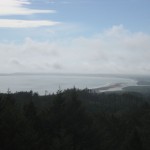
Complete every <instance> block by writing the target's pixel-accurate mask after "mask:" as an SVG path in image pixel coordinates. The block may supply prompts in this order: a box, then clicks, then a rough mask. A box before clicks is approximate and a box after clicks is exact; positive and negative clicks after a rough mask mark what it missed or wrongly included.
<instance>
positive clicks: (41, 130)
mask: <svg viewBox="0 0 150 150" xmlns="http://www.w3.org/2000/svg"><path fill="white" fill-rule="evenodd" d="M149 99H150V96H148V95H146V96H145V95H141V94H139V93H133V92H132V93H129V92H123V93H101V94H97V93H92V92H91V91H90V90H88V89H85V90H78V89H75V88H74V89H68V90H65V91H61V90H59V91H58V92H57V94H51V95H45V96H39V95H38V93H33V92H32V91H30V92H18V93H14V94H11V93H10V92H9V93H7V94H2V93H1V94H0V149H1V150H12V149H15V150H27V149H28V150H30V149H32V150H33V149H37V150H47V149H49V150H149V147H150V144H149V141H150V126H149V125H150V106H149V102H150V101H149Z"/></svg>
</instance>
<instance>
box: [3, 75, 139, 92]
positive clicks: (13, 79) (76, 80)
mask: <svg viewBox="0 0 150 150" xmlns="http://www.w3.org/2000/svg"><path fill="white" fill-rule="evenodd" d="M113 83H124V84H127V85H135V84H136V81H134V80H131V79H125V78H114V77H94V76H69V75H68V76H66V75H64V76H63V75H10V76H0V92H7V90H8V89H10V90H11V92H16V91H30V90H33V91H34V92H38V93H39V94H44V93H45V91H48V93H53V92H56V91H57V90H58V89H59V87H60V88H61V89H62V90H63V89H67V88H73V87H74V86H75V87H77V88H81V89H84V88H95V87H101V86H104V85H106V84H113Z"/></svg>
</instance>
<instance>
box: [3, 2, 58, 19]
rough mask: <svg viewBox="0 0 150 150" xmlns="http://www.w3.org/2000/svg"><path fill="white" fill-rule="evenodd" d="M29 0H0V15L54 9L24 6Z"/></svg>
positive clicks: (50, 11) (47, 11) (51, 11)
mask: <svg viewBox="0 0 150 150" xmlns="http://www.w3.org/2000/svg"><path fill="white" fill-rule="evenodd" d="M29 4H30V2H29V0H0V15H3V16H4V15H30V14H36V13H54V12H56V11H55V10H37V9H29V8H26V7H25V5H29Z"/></svg>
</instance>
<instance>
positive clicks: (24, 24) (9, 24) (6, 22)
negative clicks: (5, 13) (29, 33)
mask: <svg viewBox="0 0 150 150" xmlns="http://www.w3.org/2000/svg"><path fill="white" fill-rule="evenodd" d="M58 24H60V23H59V22H54V21H47V20H16V19H12V20H11V19H0V28H35V27H41V26H54V25H58Z"/></svg>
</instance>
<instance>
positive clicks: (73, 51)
mask: <svg viewBox="0 0 150 150" xmlns="http://www.w3.org/2000/svg"><path fill="white" fill-rule="evenodd" d="M149 8H150V0H0V73H14V72H54V73H56V72H58V73H121V74H123V73H125V74H136V73H138V74H150V9H149Z"/></svg>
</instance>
